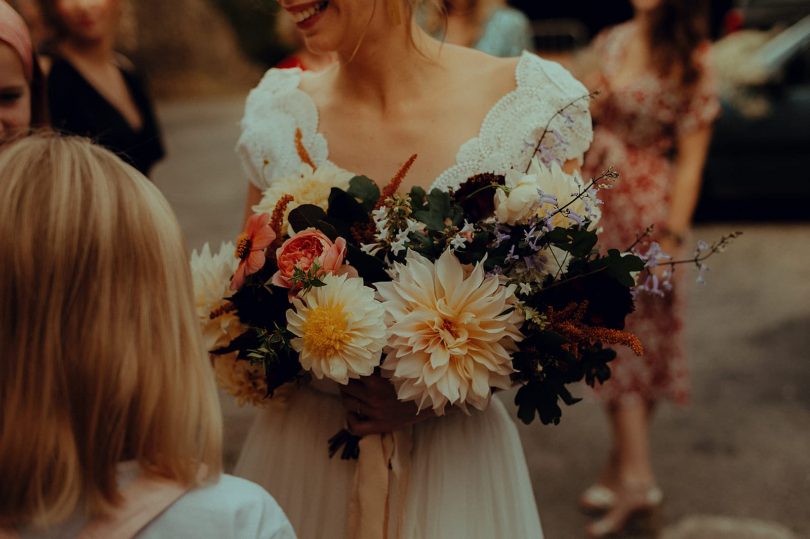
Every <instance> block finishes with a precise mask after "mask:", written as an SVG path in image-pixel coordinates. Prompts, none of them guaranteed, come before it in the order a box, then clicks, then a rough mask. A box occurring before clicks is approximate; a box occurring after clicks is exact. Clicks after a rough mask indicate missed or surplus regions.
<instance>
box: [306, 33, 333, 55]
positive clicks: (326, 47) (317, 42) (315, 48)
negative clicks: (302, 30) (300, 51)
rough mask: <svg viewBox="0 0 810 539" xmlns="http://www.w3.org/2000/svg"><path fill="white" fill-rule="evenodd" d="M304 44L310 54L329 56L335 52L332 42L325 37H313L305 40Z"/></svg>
mask: <svg viewBox="0 0 810 539" xmlns="http://www.w3.org/2000/svg"><path fill="white" fill-rule="evenodd" d="M304 44H305V45H306V48H307V50H308V51H309V52H311V53H312V54H329V53H332V52H335V51H336V50H337V47H336V46H335V44H334V40H332V39H329V38H328V37H327V36H321V35H314V36H312V37H308V38H305V39H304Z"/></svg>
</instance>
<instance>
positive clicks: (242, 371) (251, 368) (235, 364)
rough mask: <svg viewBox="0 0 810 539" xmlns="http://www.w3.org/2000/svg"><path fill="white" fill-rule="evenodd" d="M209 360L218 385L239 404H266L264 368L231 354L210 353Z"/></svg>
mask: <svg viewBox="0 0 810 539" xmlns="http://www.w3.org/2000/svg"><path fill="white" fill-rule="evenodd" d="M211 362H212V363H213V366H214V373H215V374H216V377H217V382H218V383H219V385H220V386H221V387H222V389H224V390H225V391H227V392H228V393H229V394H230V395H231V396H233V398H234V399H236V403H237V404H238V405H239V406H244V405H245V404H252V405H254V406H262V405H264V404H267V403H268V402H269V401H268V399H267V382H266V381H265V378H264V368H263V367H262V366H261V365H254V364H252V363H251V362H250V361H247V360H244V359H236V352H234V353H232V354H225V355H216V354H212V356H211Z"/></svg>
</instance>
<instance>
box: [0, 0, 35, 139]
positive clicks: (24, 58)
mask: <svg viewBox="0 0 810 539" xmlns="http://www.w3.org/2000/svg"><path fill="white" fill-rule="evenodd" d="M44 86H45V85H44V81H43V77H42V72H41V71H40V69H39V65H38V64H37V62H36V57H35V55H34V48H33V46H32V44H31V37H30V35H29V33H28V28H27V27H26V25H25V22H24V21H23V19H22V17H20V15H19V14H18V13H17V12H16V11H14V9H13V8H12V7H11V6H10V5H8V4H7V3H6V2H5V0H0V143H2V142H6V141H8V140H10V139H12V138H14V137H16V136H19V135H21V134H24V133H26V132H27V131H28V130H29V129H30V128H31V126H34V127H39V126H42V125H44V124H45V123H46V114H45V110H46V109H45V88H44Z"/></svg>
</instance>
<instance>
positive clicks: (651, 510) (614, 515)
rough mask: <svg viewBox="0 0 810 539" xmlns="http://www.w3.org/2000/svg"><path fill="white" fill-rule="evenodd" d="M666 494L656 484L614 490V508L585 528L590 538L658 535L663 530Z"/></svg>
mask: <svg viewBox="0 0 810 539" xmlns="http://www.w3.org/2000/svg"><path fill="white" fill-rule="evenodd" d="M663 501H664V494H663V492H661V489H660V488H658V487H657V486H651V487H645V488H643V489H636V488H634V487H624V488H622V489H621V490H620V491H618V492H616V493H615V505H614V507H613V508H612V509H611V510H610V511H609V512H608V513H607V514H606V515H605V516H604V517H602V518H601V519H599V520H597V521H596V522H594V523H592V524H591V525H590V526H588V527H587V528H586V532H587V535H588V537H591V538H593V539H604V538H608V537H617V536H623V535H641V536H642V537H657V536H658V533H659V532H660V531H661V524H662V519H661V507H662V505H663Z"/></svg>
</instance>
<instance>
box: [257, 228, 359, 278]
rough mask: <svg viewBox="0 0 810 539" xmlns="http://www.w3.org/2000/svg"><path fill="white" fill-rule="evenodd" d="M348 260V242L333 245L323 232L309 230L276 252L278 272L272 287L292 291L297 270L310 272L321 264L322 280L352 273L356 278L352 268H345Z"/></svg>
mask: <svg viewBox="0 0 810 539" xmlns="http://www.w3.org/2000/svg"><path fill="white" fill-rule="evenodd" d="M345 258H346V240H345V239H343V238H338V239H337V240H336V241H335V242H334V243H333V242H332V240H330V239H329V238H328V237H326V235H325V234H324V233H323V232H321V231H320V230H317V229H315V228H307V229H306V230H302V231H301V232H299V233H298V234H296V235H295V236H293V237H292V238H290V239H288V240H287V241H285V242H284V243H283V244H282V246H281V247H279V248H278V250H277V251H276V259H277V262H278V271H277V272H276V273H275V274H274V275H273V284H274V285H276V286H281V287H284V288H293V275H294V273H295V269H296V268H298V269H300V270H301V271H303V272H308V271H309V270H310V269H311V268H312V266H313V265H314V264H315V263H317V264H318V273H317V275H318V276H319V277H320V276H322V275H327V274H335V275H339V274H342V273H350V274H351V273H353V274H354V276H356V275H357V272H356V271H354V269H353V268H349V267H346V268H344V267H343V260H344V259H345Z"/></svg>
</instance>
